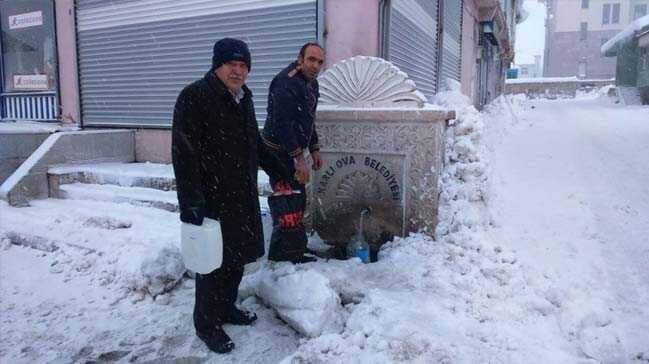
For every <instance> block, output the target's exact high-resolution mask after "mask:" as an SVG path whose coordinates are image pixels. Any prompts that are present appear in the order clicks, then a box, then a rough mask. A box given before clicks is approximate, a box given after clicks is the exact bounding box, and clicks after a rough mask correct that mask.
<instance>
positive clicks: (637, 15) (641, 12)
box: [633, 4, 647, 20]
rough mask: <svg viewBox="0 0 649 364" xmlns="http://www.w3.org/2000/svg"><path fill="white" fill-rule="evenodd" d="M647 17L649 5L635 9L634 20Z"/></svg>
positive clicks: (640, 5) (638, 6)
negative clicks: (648, 6)
mask: <svg viewBox="0 0 649 364" xmlns="http://www.w3.org/2000/svg"><path fill="white" fill-rule="evenodd" d="M645 15H647V4H639V5H636V6H634V7H633V20H636V19H638V18H642V17H643V16H645Z"/></svg>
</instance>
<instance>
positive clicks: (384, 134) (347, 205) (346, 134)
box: [309, 57, 453, 243]
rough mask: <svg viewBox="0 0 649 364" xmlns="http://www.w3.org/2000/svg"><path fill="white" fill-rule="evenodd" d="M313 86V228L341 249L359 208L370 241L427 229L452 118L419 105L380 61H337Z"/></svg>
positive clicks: (399, 76) (408, 84) (407, 83)
mask: <svg viewBox="0 0 649 364" xmlns="http://www.w3.org/2000/svg"><path fill="white" fill-rule="evenodd" d="M319 81H320V90H321V98H320V104H319V105H318V111H317V115H316V126H317V131H318V136H319V138H320V145H321V154H322V157H323V162H324V163H323V168H322V169H321V170H320V171H318V172H316V173H315V174H314V180H313V182H312V184H311V186H310V188H309V193H310V204H309V209H310V216H311V217H312V224H313V227H314V228H315V230H316V231H317V232H318V233H319V235H320V236H321V237H322V238H323V239H325V240H327V241H330V242H334V243H346V242H347V241H349V239H350V238H351V237H352V236H353V235H354V234H355V233H356V231H357V228H358V223H359V217H360V211H361V209H363V208H369V209H370V215H369V218H368V220H366V221H365V223H364V233H365V234H366V237H367V238H368V239H369V240H370V241H381V240H385V238H386V237H387V238H389V237H391V236H393V235H404V234H407V233H408V232H411V231H417V230H431V231H432V229H433V228H434V226H435V224H436V219H437V181H438V178H439V174H440V172H441V168H442V157H443V150H444V139H443V135H444V128H445V125H446V124H445V123H446V120H448V119H450V118H452V117H453V113H452V112H449V111H446V110H441V109H438V108H435V107H433V106H430V105H426V104H425V99H424V97H423V95H422V94H421V93H420V92H419V91H417V90H416V87H415V84H414V82H412V81H411V80H409V79H408V78H407V75H406V74H405V73H403V72H401V71H400V70H399V69H397V68H396V67H394V66H393V65H392V64H391V63H389V62H386V61H385V60H382V59H379V58H373V57H354V58H351V59H348V60H344V61H342V62H340V63H338V64H336V65H334V66H333V67H332V68H331V69H329V70H328V71H327V72H325V73H324V74H323V75H322V76H321V77H320V79H319Z"/></svg>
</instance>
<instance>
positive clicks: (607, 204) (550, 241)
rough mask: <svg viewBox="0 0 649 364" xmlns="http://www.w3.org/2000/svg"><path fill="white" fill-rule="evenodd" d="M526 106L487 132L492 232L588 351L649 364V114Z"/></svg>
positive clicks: (592, 103) (581, 105) (594, 102)
mask: <svg viewBox="0 0 649 364" xmlns="http://www.w3.org/2000/svg"><path fill="white" fill-rule="evenodd" d="M532 107H534V108H533V109H532ZM523 108H524V111H522V112H519V113H517V115H516V116H517V120H515V121H514V124H513V125H511V126H510V127H507V126H506V125H504V124H505V123H501V125H503V128H491V129H490V132H491V133H493V134H495V135H492V138H493V140H492V143H488V144H490V148H493V151H492V154H493V156H492V158H491V160H492V169H493V176H492V178H491V185H492V186H493V191H492V192H493V195H492V196H493V197H492V198H493V201H492V203H491V204H492V205H493V206H492V207H493V211H494V212H493V218H494V220H495V222H496V225H497V226H498V227H499V229H497V230H496V233H495V234H496V236H497V237H498V240H500V241H502V242H503V244H506V245H507V246H508V247H509V248H511V249H514V250H516V252H517V256H518V257H519V258H520V259H521V262H522V263H524V264H526V265H528V266H529V267H530V268H532V269H533V270H534V271H536V272H537V274H539V275H540V274H543V275H547V276H548V277H551V278H550V280H551V281H552V284H553V286H554V287H555V289H557V290H558V291H557V294H558V295H560V296H561V297H563V299H562V300H565V301H564V302H563V304H562V305H561V306H562V307H561V310H560V313H561V314H560V315H559V320H558V323H559V325H560V327H561V330H562V333H563V334H564V335H566V337H567V338H569V339H575V341H576V342H579V343H580V345H581V346H580V347H581V349H582V350H584V351H586V354H592V355H593V356H594V357H596V358H598V355H604V354H601V353H598V351H605V350H609V349H610V350H612V351H613V352H618V353H622V352H625V351H626V352H628V353H638V352H642V351H643V350H644V352H645V360H646V356H647V354H646V352H647V348H649V336H648V335H647V333H649V323H648V322H647V318H648V317H649V316H648V315H649V310H647V307H648V306H647V303H648V302H649V245H648V244H647V242H648V241H649V220H648V219H647V216H648V214H649V184H648V183H647V182H649V170H648V169H647V168H646V167H647V166H649V123H648V122H647V121H649V114H648V113H647V111H648V110H647V108H646V107H644V108H643V107H638V106H636V107H621V106H616V105H613V104H611V103H610V102H608V101H607V100H602V99H581V100H566V101H538V102H526V103H525V106H523ZM507 129H508V130H507ZM499 130H507V131H506V132H503V133H501V134H500V135H497V134H498V133H499ZM498 139H500V142H496V140H498ZM595 337H596V339H595ZM589 340H593V341H592V342H589ZM611 354H612V353H611ZM605 357H608V356H606V355H605ZM615 357H616V358H619V359H620V360H622V361H623V359H624V355H620V356H615ZM611 359H612V358H611Z"/></svg>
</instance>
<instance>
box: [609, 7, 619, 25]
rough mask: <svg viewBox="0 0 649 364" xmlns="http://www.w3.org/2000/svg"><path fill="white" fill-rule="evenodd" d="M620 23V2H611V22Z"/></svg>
mask: <svg viewBox="0 0 649 364" xmlns="http://www.w3.org/2000/svg"><path fill="white" fill-rule="evenodd" d="M619 23H620V3H615V4H613V15H612V16H611V24H619Z"/></svg>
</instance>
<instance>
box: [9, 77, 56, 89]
mask: <svg viewBox="0 0 649 364" xmlns="http://www.w3.org/2000/svg"><path fill="white" fill-rule="evenodd" d="M13 81H14V90H47V89H49V84H48V82H47V75H14V80H13Z"/></svg>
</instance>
